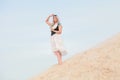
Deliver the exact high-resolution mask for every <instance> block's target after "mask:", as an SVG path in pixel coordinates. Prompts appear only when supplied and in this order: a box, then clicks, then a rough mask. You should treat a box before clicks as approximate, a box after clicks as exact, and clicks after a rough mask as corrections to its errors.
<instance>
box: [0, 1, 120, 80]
mask: <svg viewBox="0 0 120 80" xmlns="http://www.w3.org/2000/svg"><path fill="white" fill-rule="evenodd" d="M51 13H55V14H57V15H58V16H59V18H60V21H61V23H62V25H63V34H62V37H63V39H64V44H65V46H66V49H67V50H68V55H67V56H65V57H64V60H65V59H67V58H69V57H71V56H72V55H75V54H76V53H78V52H81V51H84V50H86V49H88V48H90V47H93V46H95V45H96V44H98V43H101V42H102V41H104V40H106V39H107V38H109V37H110V36H112V35H115V34H117V33H118V32H120V0H71V1H70V0H69V1H68V0H59V1H58V0H54V1H51V0H43V1H42V0H0V80H26V79H27V78H28V77H31V76H34V75H37V74H39V73H41V72H42V71H44V70H46V69H47V68H48V67H50V66H51V65H53V64H56V63H57V60H56V57H55V56H54V55H53V53H52V51H51V46H50V32H49V27H48V26H47V25H46V24H45V19H46V17H47V16H48V15H49V14H51Z"/></svg>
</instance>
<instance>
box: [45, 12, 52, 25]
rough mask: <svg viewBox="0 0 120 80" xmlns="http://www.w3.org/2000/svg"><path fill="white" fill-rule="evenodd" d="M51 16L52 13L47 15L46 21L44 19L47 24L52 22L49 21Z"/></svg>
mask: <svg viewBox="0 0 120 80" xmlns="http://www.w3.org/2000/svg"><path fill="white" fill-rule="evenodd" d="M52 16H53V14H51V15H49V16H48V17H47V19H46V21H45V22H46V23H47V24H48V25H49V26H51V25H52V23H50V22H49V19H50V17H52Z"/></svg>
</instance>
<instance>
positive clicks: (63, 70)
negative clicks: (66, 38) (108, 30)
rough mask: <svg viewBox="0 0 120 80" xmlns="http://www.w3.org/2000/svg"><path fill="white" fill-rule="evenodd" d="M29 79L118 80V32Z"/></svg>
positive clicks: (119, 55)
mask: <svg viewBox="0 0 120 80" xmlns="http://www.w3.org/2000/svg"><path fill="white" fill-rule="evenodd" d="M30 80H120V33H118V34H117V35H115V36H113V37H111V38H109V39H107V40H106V41H104V42H103V43H101V44H100V45H98V46H96V47H93V48H91V49H89V50H87V51H84V52H82V53H79V54H76V55H75V56H73V57H71V58H69V59H68V60H66V61H64V62H63V64H62V65H57V64H55V65H53V66H51V67H50V68H49V69H48V70H46V71H45V72H43V73H42V74H40V75H37V76H34V77H32V78H31V79H30Z"/></svg>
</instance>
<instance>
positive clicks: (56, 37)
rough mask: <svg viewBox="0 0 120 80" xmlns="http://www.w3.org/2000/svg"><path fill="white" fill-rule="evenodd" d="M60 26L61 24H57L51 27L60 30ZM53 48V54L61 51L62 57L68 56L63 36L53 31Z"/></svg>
mask: <svg viewBox="0 0 120 80" xmlns="http://www.w3.org/2000/svg"><path fill="white" fill-rule="evenodd" d="M59 25H60V24H59V23H56V24H54V25H53V26H51V27H52V28H53V29H55V30H56V29H57V30H58V29H59V28H58V27H59ZM51 47H52V51H53V52H55V51H60V53H61V55H62V56H63V55H66V54H67V51H66V49H65V47H64V44H63V40H62V37H61V35H60V34H57V33H55V32H52V31H51Z"/></svg>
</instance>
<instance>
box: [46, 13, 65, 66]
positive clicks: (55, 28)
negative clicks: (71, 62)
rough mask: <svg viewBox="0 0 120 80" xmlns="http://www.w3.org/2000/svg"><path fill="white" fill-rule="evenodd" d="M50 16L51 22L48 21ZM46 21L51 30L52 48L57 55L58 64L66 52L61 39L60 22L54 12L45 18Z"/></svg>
mask: <svg viewBox="0 0 120 80" xmlns="http://www.w3.org/2000/svg"><path fill="white" fill-rule="evenodd" d="M50 17H53V22H52V23H50V22H49V19H50ZM46 23H47V24H48V25H49V26H50V30H51V45H52V50H53V52H54V53H55V55H56V56H57V59H58V64H62V56H63V55H65V54H66V50H65V48H64V46H63V42H62V39H61V34H62V25H61V24H60V22H59V19H58V17H57V15H54V14H51V15H49V16H48V18H47V19H46Z"/></svg>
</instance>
